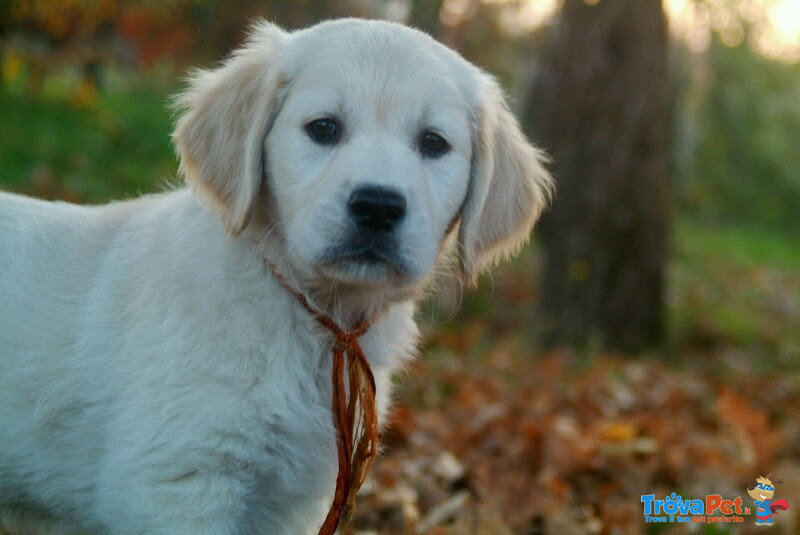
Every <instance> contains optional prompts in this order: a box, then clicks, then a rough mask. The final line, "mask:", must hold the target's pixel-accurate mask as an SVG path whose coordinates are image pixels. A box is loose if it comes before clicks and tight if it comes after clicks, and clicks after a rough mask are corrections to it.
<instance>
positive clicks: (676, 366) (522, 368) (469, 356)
mask: <svg viewBox="0 0 800 535" xmlns="http://www.w3.org/2000/svg"><path fill="white" fill-rule="evenodd" d="M674 242H675V246H674V251H673V255H672V261H671V264H670V272H669V273H670V275H669V280H670V285H669V287H670V292H669V316H670V333H671V335H670V338H669V340H668V342H667V343H666V344H665V346H664V347H663V348H659V349H657V350H654V351H652V352H650V353H647V354H642V355H639V356H636V357H631V356H622V355H615V354H606V353H602V352H599V351H596V350H587V351H585V352H582V353H576V352H574V351H569V350H551V351H544V352H542V351H540V350H537V349H536V347H535V344H534V343H533V339H534V336H533V333H534V331H535V316H534V314H533V310H534V307H535V303H536V287H535V282H534V281H535V280H536V273H537V272H538V267H537V259H538V255H537V254H536V252H535V250H533V249H530V250H528V251H526V252H525V253H524V254H523V256H522V257H521V258H520V259H518V260H517V261H515V262H514V263H513V264H511V265H509V266H505V267H501V268H499V269H498V270H497V271H496V272H495V274H494V276H493V277H492V279H491V280H489V279H487V280H484V281H483V283H484V284H482V285H481V286H480V287H479V289H478V290H477V291H476V292H474V293H472V294H469V295H466V294H465V295H464V296H463V298H462V303H461V310H460V311H459V312H458V313H456V314H455V315H454V316H452V317H449V318H448V317H446V316H447V314H444V313H441V312H437V310H438V309H437V308H436V307H434V306H429V307H427V308H424V309H423V312H422V314H421V315H422V316H423V319H426V320H427V321H426V322H425V329H424V332H425V343H424V345H423V349H422V356H421V358H419V359H418V360H417V361H416V362H415V363H414V364H413V365H412V366H411V368H410V371H409V372H408V374H407V375H404V376H402V377H400V378H399V379H398V389H399V395H398V396H397V403H396V405H395V408H394V411H393V413H392V417H391V424H390V427H389V429H388V430H387V432H386V433H385V435H384V438H383V444H384V452H383V454H382V456H381V457H380V458H379V460H378V462H377V463H376V466H375V468H374V473H373V477H372V479H371V480H369V481H368V482H367V483H366V484H365V486H364V489H363V491H362V496H361V500H360V502H359V507H358V509H357V518H356V522H355V525H356V526H357V527H358V530H357V531H361V532H364V533H370V532H374V533H381V534H405V533H430V534H462V533H463V534H483V535H495V534H505V533H517V534H545V533H546V534H581V533H585V534H592V533H599V534H614V533H618V534H637V533H689V532H692V533H751V532H757V530H758V528H756V527H755V517H754V516H753V515H752V514H750V515H745V514H743V515H732V516H740V517H741V518H742V522H741V523H740V524H720V523H716V522H715V523H713V524H708V521H709V520H708V518H706V519H704V521H705V523H697V524H695V525H693V526H686V525H685V524H680V523H677V522H676V523H669V522H668V523H659V524H654V523H650V524H648V523H645V515H644V513H643V503H642V501H641V498H642V496H643V495H648V494H653V495H655V498H656V499H664V498H665V497H666V496H669V495H671V494H672V493H673V492H674V493H677V494H678V495H680V496H682V497H683V498H684V499H686V500H691V499H703V500H705V497H706V496H708V495H714V494H717V495H720V496H721V497H722V498H723V499H731V500H733V499H735V498H736V497H741V498H742V501H743V506H744V507H750V508H751V509H752V511H755V509H754V506H753V500H752V499H751V498H749V496H748V495H747V493H746V489H747V487H748V486H752V485H754V484H755V478H756V477H757V476H759V475H767V474H768V473H770V474H772V479H773V480H779V481H781V482H782V483H781V484H780V485H777V490H776V493H775V499H780V498H784V499H786V500H787V501H788V502H789V503H790V505H792V507H793V508H794V507H800V462H799V461H800V395H799V394H800V329H798V326H800V251H798V249H797V248H796V246H795V245H794V242H793V241H792V240H790V239H781V238H777V237H775V236H774V235H762V234H760V233H759V232H758V231H755V230H752V229H750V230H747V229H730V228H727V229H713V228H704V227H702V226H700V225H697V224H691V223H689V222H686V221H681V222H680V223H679V224H678V226H677V228H676V232H675V238H674ZM443 316H444V317H443ZM691 516H697V517H703V516H704V515H691ZM710 516H711V517H714V518H715V519H719V517H721V516H723V515H721V514H720V512H719V511H718V510H717V511H715V512H713V513H712V514H711V515H710ZM798 518H800V517H798V516H797V515H796V512H795V511H794V509H792V510H789V511H785V512H781V513H779V514H778V515H776V517H775V520H776V528H773V531H774V532H775V533H786V534H788V533H800V521H799V520H798ZM717 522H719V520H717Z"/></svg>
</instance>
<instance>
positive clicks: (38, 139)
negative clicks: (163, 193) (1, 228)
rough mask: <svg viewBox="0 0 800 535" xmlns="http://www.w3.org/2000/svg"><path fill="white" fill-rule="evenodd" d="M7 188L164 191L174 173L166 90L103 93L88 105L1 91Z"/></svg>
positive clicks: (72, 195) (106, 193)
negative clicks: (161, 189)
mask: <svg viewBox="0 0 800 535" xmlns="http://www.w3.org/2000/svg"><path fill="white" fill-rule="evenodd" d="M0 109H2V110H3V116H4V117H3V126H2V128H0V187H2V188H3V189H11V190H15V191H21V192H24V193H29V194H33V195H37V196H41V197H48V198H54V197H61V198H67V199H70V200H75V201H84V202H103V201H107V200H109V199H115V198H121V197H129V196H132V195H135V194H138V193H143V192H147V191H153V190H156V189H158V187H159V185H160V183H162V182H163V181H165V180H169V179H170V178H171V177H174V175H175V171H176V169H177V163H176V159H175V156H174V154H173V150H172V148H171V145H170V138H169V134H170V131H171V122H172V119H171V117H170V113H169V110H168V107H167V99H166V94H164V93H160V92H155V91H152V90H131V91H126V92H124V93H121V92H116V93H109V94H104V95H101V96H100V97H99V98H98V99H97V100H96V101H95V102H94V103H92V105H91V106H89V107H83V108H77V107H73V106H70V105H69V104H68V103H66V102H65V101H64V100H63V99H59V98H52V97H48V96H40V97H35V98H31V97H30V96H26V95H24V94H19V93H13V92H9V91H4V90H0Z"/></svg>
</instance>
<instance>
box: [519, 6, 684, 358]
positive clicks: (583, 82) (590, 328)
mask: <svg viewBox="0 0 800 535" xmlns="http://www.w3.org/2000/svg"><path fill="white" fill-rule="evenodd" d="M592 4H593V5H590V4H588V3H586V2H585V1H584V0H566V1H565V3H564V7H563V9H562V12H561V14H560V18H559V20H558V22H557V23H556V26H555V27H554V28H553V31H552V32H551V36H550V41H549V42H548V44H547V46H546V48H545V50H544V52H543V57H542V58H541V65H540V67H539V69H538V72H537V73H536V76H535V79H534V82H533V89H532V91H531V97H532V98H530V99H529V100H528V101H527V109H526V110H525V113H524V122H525V123H526V124H527V125H528V126H529V127H530V134H531V137H532V138H533V139H535V140H536V141H537V142H538V143H539V144H541V145H542V146H543V147H545V148H546V149H547V150H548V151H549V152H550V154H551V156H552V157H553V162H554V163H553V166H552V169H553V171H554V174H555V176H556V181H557V190H558V191H557V198H556V200H555V202H554V204H553V206H552V208H551V210H550V211H549V212H548V213H547V214H546V215H545V217H544V218H543V220H542V223H541V225H540V226H539V233H540V235H541V237H542V239H543V242H544V248H545V253H546V260H545V262H546V267H545V277H544V287H543V289H542V293H541V295H542V312H543V314H542V315H541V317H540V326H541V327H542V329H543V332H544V335H545V336H544V339H545V341H546V342H547V343H548V344H552V343H570V344H578V345H585V344H592V345H600V346H603V347H610V348H617V349H623V350H626V351H638V350H641V349H644V348H646V347H648V346H651V345H653V344H656V343H658V342H659V341H660V339H661V338H662V335H663V333H664V270H665V264H666V260H667V252H668V237H669V233H668V229H669V200H670V198H669V195H670V192H669V180H668V165H669V154H670V142H671V139H672V128H671V127H672V123H671V120H670V116H671V113H670V111H671V110H670V104H671V89H672V84H671V80H670V77H669V71H668V65H667V63H668V61H667V26H666V19H665V15H664V12H663V9H662V6H661V1H660V0H601V1H600V2H598V3H594V2H593V3H592Z"/></svg>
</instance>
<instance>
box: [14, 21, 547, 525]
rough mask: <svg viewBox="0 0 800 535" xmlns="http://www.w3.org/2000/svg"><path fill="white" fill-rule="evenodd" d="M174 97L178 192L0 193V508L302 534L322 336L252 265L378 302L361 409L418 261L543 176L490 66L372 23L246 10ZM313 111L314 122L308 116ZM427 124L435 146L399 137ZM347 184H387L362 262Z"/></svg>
mask: <svg viewBox="0 0 800 535" xmlns="http://www.w3.org/2000/svg"><path fill="white" fill-rule="evenodd" d="M177 106H178V108H179V110H180V113H181V116H180V118H179V120H178V122H177V126H176V129H175V133H174V136H173V137H174V142H175V145H176V147H177V150H178V153H179V155H180V159H181V167H180V169H181V172H182V173H183V175H184V176H185V180H186V183H187V184H188V186H189V188H186V189H181V190H178V191H173V192H169V193H164V194H160V195H152V196H147V197H143V198H140V199H137V200H133V201H128V202H119V203H113V204H109V205H104V206H96V207H82V206H74V205H70V204H65V203H53V202H43V201H38V200H33V199H29V198H24V197H20V196H15V195H10V194H0V437H2V440H0V510H2V511H3V513H2V514H3V515H5V516H3V517H2V518H4V519H5V521H6V522H7V523H11V522H16V521H15V520H12V519H11V517H12V516H14V515H12V513H19V512H20V511H24V512H25V513H26V514H32V515H35V516H36V517H37V518H53V519H57V520H58V522H60V523H61V525H62V526H65V527H66V528H69V529H78V530H84V531H88V532H92V533H115V534H116V533H119V534H138V533H148V534H154V533H156V534H157V533H163V534H167V533H169V534H187V535H188V534H192V535H195V534H200V533H209V534H211V533H213V534H217V533H219V534H234V533H241V534H245V533H265V534H273V533H316V531H317V530H318V528H319V526H320V525H321V523H322V520H323V518H324V516H325V514H326V512H327V509H328V507H329V505H330V501H331V498H332V494H333V489H334V486H335V474H336V466H337V461H336V451H335V445H334V428H333V424H332V421H331V414H330V396H331V386H330V373H331V358H330V347H331V343H332V340H331V336H330V333H328V332H326V331H324V330H322V329H321V328H320V327H319V326H318V325H317V324H316V322H315V320H314V319H313V318H311V317H309V315H308V313H307V312H306V311H305V310H304V309H302V308H301V307H300V306H299V305H298V303H297V302H296V301H295V300H294V299H293V298H292V297H291V296H290V295H289V294H288V293H287V292H286V291H285V290H284V289H283V288H281V287H280V286H279V285H278V284H277V283H276V281H275V280H274V278H273V277H272V276H271V275H270V273H269V272H268V271H267V270H266V269H265V266H264V261H265V260H268V261H271V262H274V263H275V264H276V265H277V266H278V268H279V269H280V270H281V271H282V272H283V273H284V274H285V275H286V276H287V277H288V278H289V280H291V281H292V283H293V284H294V285H295V287H296V288H298V289H300V290H301V291H303V292H304V293H305V294H306V295H307V296H308V297H309V299H310V300H312V301H313V302H314V303H316V305H317V306H318V307H320V308H322V309H324V310H325V311H326V312H327V313H329V314H330V315H331V316H333V317H334V318H335V319H336V320H337V321H338V322H339V323H340V324H342V325H348V324H351V323H352V322H353V321H355V320H356V319H357V318H359V317H360V316H361V315H362V314H366V315H368V316H371V317H378V318H379V319H378V320H377V321H376V323H375V324H374V326H373V328H372V329H371V330H370V331H369V332H368V333H367V334H366V335H365V336H364V337H363V338H362V346H363V348H364V351H365V353H366V355H367V356H368V358H369V361H370V363H371V365H372V369H373V371H374V373H375V376H376V379H377V395H378V405H379V417H382V415H383V414H385V410H386V407H387V405H388V403H389V388H390V382H389V378H390V375H391V373H392V371H393V370H396V369H397V368H398V367H399V366H401V365H402V363H403V361H405V360H406V359H408V358H409V357H410V356H411V354H412V353H413V351H414V344H415V341H416V338H417V328H416V326H415V324H414V321H413V313H414V301H415V300H416V299H417V298H418V297H419V295H420V292H421V289H422V288H423V287H424V286H425V285H426V284H427V282H428V280H429V279H430V276H431V273H432V272H433V271H434V268H435V266H436V265H437V263H439V262H441V260H442V258H443V257H444V256H446V255H447V251H448V250H449V249H452V250H454V254H455V255H456V256H457V258H458V265H459V269H460V270H461V272H462V275H463V277H464V278H465V279H468V280H470V279H474V278H475V276H476V275H477V274H478V272H479V271H481V270H482V269H485V268H487V267H488V266H489V265H491V264H492V263H493V262H494V261H495V260H497V259H499V258H501V257H503V256H504V255H506V254H509V253H510V252H512V251H513V250H514V249H515V248H516V247H517V246H519V245H520V244H521V243H522V242H524V241H525V240H526V239H527V237H528V234H529V231H530V228H531V226H532V225H533V223H534V221H535V219H536V218H537V216H538V214H539V212H540V210H541V209H542V207H543V206H544V205H545V203H546V199H547V196H548V193H549V189H550V184H551V180H550V177H549V175H548V174H547V172H546V171H545V169H544V168H543V165H542V156H541V154H540V153H539V152H538V151H537V150H536V149H535V148H533V147H532V146H531V145H530V144H529V143H528V142H527V141H526V140H525V138H524V136H523V135H522V134H521V133H520V130H519V127H518V125H517V123H516V121H515V120H514V118H513V117H512V115H511V114H510V112H509V111H508V108H507V107H506V104H505V102H504V99H503V96H502V93H501V90H500V88H499V87H498V85H497V83H496V82H495V81H494V80H493V79H492V78H491V77H489V76H488V75H486V74H485V73H483V72H481V71H480V70H479V69H477V68H475V67H473V66H472V65H470V64H469V63H467V62H466V61H464V60H463V59H462V58H461V57H460V56H458V55H457V54H456V53H455V52H453V51H451V50H449V49H447V48H445V47H444V46H442V45H440V44H438V43H436V42H435V41H434V40H432V39H431V38H430V37H428V36H426V35H425V34H422V33H420V32H418V31H415V30H412V29H409V28H406V27H403V26H400V25H396V24H391V23H386V22H375V21H372V22H367V21H360V20H349V19H348V20H338V21H331V22H326V23H323V24H319V25H317V26H314V27H311V28H309V29H305V30H300V31H296V32H293V33H287V32H285V31H283V30H281V29H279V28H278V27H276V26H274V25H271V24H268V23H259V24H257V25H256V26H255V27H254V28H253V30H252V32H251V35H250V38H249V39H248V41H247V42H246V44H245V45H244V46H243V48H241V49H240V50H237V51H236V52H234V53H233V55H232V56H231V57H230V58H229V59H228V60H226V61H225V62H224V63H223V64H222V65H220V66H219V67H218V68H215V69H213V70H208V71H201V72H198V73H196V74H195V75H194V76H192V78H191V79H190V81H189V84H188V89H187V90H186V91H185V92H184V93H183V94H182V95H180V96H179V98H178V102H177ZM321 116H335V117H337V118H338V119H339V120H340V122H341V124H342V128H343V130H344V133H343V136H342V139H341V141H340V142H339V143H338V144H335V145H320V144H317V143H314V142H313V141H312V140H311V139H310V138H309V136H308V134H307V132H306V131H305V128H304V126H305V125H306V124H307V123H308V122H309V121H312V120H314V119H317V118H319V117H321ZM428 128H433V129H435V131H436V132H439V133H440V134H441V135H442V136H443V137H444V138H445V139H446V140H447V141H448V143H449V145H450V147H451V150H450V151H449V152H447V153H446V154H444V155H442V156H440V157H438V158H430V157H425V156H424V155H423V154H421V152H420V150H419V148H418V140H419V136H420V133H421V132H422V131H424V130H425V129H428ZM363 185H378V186H382V187H387V188H392V189H393V190H394V191H397V192H399V193H400V194H402V195H403V197H404V198H405V200H406V203H407V208H406V213H405V216H404V218H403V220H402V222H401V224H400V225H399V226H398V227H397V229H395V230H394V231H393V232H392V236H391V241H390V242H387V243H379V244H378V245H380V246H381V247H384V245H385V247H384V249H386V251H388V253H387V254H389V256H388V257H386V258H385V259H382V260H379V261H377V260H374V259H373V260H371V261H364V260H363V259H360V260H359V259H358V258H356V259H353V257H352V256H348V255H349V254H350V253H349V252H348V251H349V249H348V248H349V247H352V243H353V242H354V240H356V238H358V237H359V235H358V233H357V230H354V227H353V223H352V221H350V216H349V215H348V208H347V206H348V198H349V195H350V194H351V192H352V191H353V190H354V189H355V188H357V187H360V186H363ZM450 237H452V239H449V238H450ZM376 243H377V242H376ZM386 251H384V252H386Z"/></svg>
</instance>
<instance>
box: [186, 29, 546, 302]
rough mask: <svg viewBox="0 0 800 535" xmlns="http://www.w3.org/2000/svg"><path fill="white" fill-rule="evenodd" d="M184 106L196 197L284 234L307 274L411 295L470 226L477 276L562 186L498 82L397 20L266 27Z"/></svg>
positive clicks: (200, 78) (461, 249)
mask: <svg viewBox="0 0 800 535" xmlns="http://www.w3.org/2000/svg"><path fill="white" fill-rule="evenodd" d="M180 104H182V106H183V107H184V108H185V113H184V115H183V116H182V117H181V119H180V121H179V122H178V125H177V128H176V131H175V134H174V139H175V142H176V145H177V147H178V151H179V153H180V156H181V169H182V171H183V173H184V175H185V176H186V180H187V182H188V183H189V184H190V185H191V186H192V187H193V189H194V191H195V194H196V195H197V197H198V198H199V200H200V201H201V202H202V203H204V204H205V205H207V206H208V207H209V208H211V209H212V210H214V211H216V212H217V213H218V215H219V216H220V218H221V219H222V222H223V224H224V225H225V227H226V228H227V230H228V232H229V234H230V235H232V236H237V235H238V234H240V233H241V232H242V231H243V230H244V229H245V228H246V227H247V226H248V224H250V228H249V229H248V231H250V232H251V233H252V235H256V236H264V235H272V236H278V237H279V238H280V239H279V243H280V244H281V247H282V249H283V250H282V251H280V254H281V256H282V258H283V259H284V260H287V261H288V262H289V264H290V265H291V266H292V269H294V270H295V271H297V272H299V273H301V274H302V275H303V276H304V277H306V278H308V277H311V278H314V279H317V280H319V279H323V280H328V281H332V282H344V283H348V284H352V285H363V286H365V287H374V286H376V285H378V286H381V287H383V288H396V289H398V290H399V291H404V290H407V289H408V288H413V287H416V286H418V285H419V284H420V283H421V282H422V281H423V280H424V279H425V278H426V277H427V276H428V275H429V274H430V273H431V271H432V269H433V267H434V264H435V263H436V261H437V259H438V258H439V257H440V255H441V253H442V251H443V245H444V244H445V243H446V242H448V241H449V240H447V237H448V236H449V235H450V234H451V233H455V232H457V233H458V238H457V240H452V241H453V242H456V243H457V247H458V251H457V252H458V258H459V266H460V268H461V271H462V273H463V274H464V275H465V276H466V278H469V279H473V278H474V277H475V275H476V274H477V272H478V271H479V270H480V269H482V268H484V267H486V266H488V265H489V264H491V263H492V262H493V261H494V260H496V259H497V258H499V257H502V256H504V255H505V254H507V253H509V252H510V251H512V250H513V249H514V248H516V247H517V246H518V245H519V244H520V243H522V242H524V240H525V239H526V238H527V236H528V233H529V231H530V228H531V226H532V225H533V222H534V220H535V219H536V217H537V216H538V214H539V212H540V210H541V208H542V207H543V205H544V204H545V203H546V198H547V196H548V192H549V189H550V183H551V179H550V177H549V175H548V174H547V172H546V171H545V170H544V168H543V166H542V157H541V154H540V153H539V152H538V151H537V150H536V149H535V148H533V147H531V146H530V144H529V143H528V142H527V140H525V138H524V136H523V135H522V134H521V132H520V130H519V127H518V125H517V123H516V121H515V120H514V118H513V116H512V115H511V114H510V112H509V111H508V108H507V107H506V105H505V102H504V99H503V96H502V92H501V91H500V89H499V87H498V86H497V84H496V83H495V82H494V80H493V79H492V78H491V77H489V76H488V75H486V74H484V73H483V72H481V71H480V70H479V69H477V68H475V67H474V66H472V65H470V64H469V63H468V62H466V61H464V60H463V59H462V58H461V57H460V56H458V55H457V54H456V53H455V52H453V51H451V50H449V49H447V48H446V47H444V46H442V45H440V44H438V43H436V42H435V41H434V40H433V39H431V38H430V37H428V36H426V35H425V34H422V33H420V32H418V31H416V30H412V29H409V28H406V27H403V26H399V25H396V24H391V23H386V22H376V21H360V20H351V19H345V20H339V21H333V22H327V23H323V24H320V25H317V26H314V27H312V28H309V29H306V30H301V31H298V32H294V33H286V32H283V31H282V30H280V29H278V28H277V27H275V26H273V25H270V24H266V23H262V24H260V25H257V26H255V27H254V30H253V32H252V35H251V38H250V40H249V42H248V43H247V44H246V46H245V47H244V48H242V49H240V50H238V51H237V52H235V53H234V55H233V56H232V57H231V58H230V59H229V60H228V61H227V62H226V63H225V64H224V65H223V66H222V67H220V68H219V69H216V70H214V71H205V72H200V73H199V74H198V75H196V76H195V77H194V78H193V79H192V80H191V81H190V86H189V89H188V90H187V91H186V92H185V93H184V94H183V95H182V96H181V97H180ZM259 211H260V212H261V213H259ZM254 214H255V216H256V217H252V216H253V215H254ZM251 222H252V223H251ZM254 227H256V228H254ZM258 227H260V228H258Z"/></svg>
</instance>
